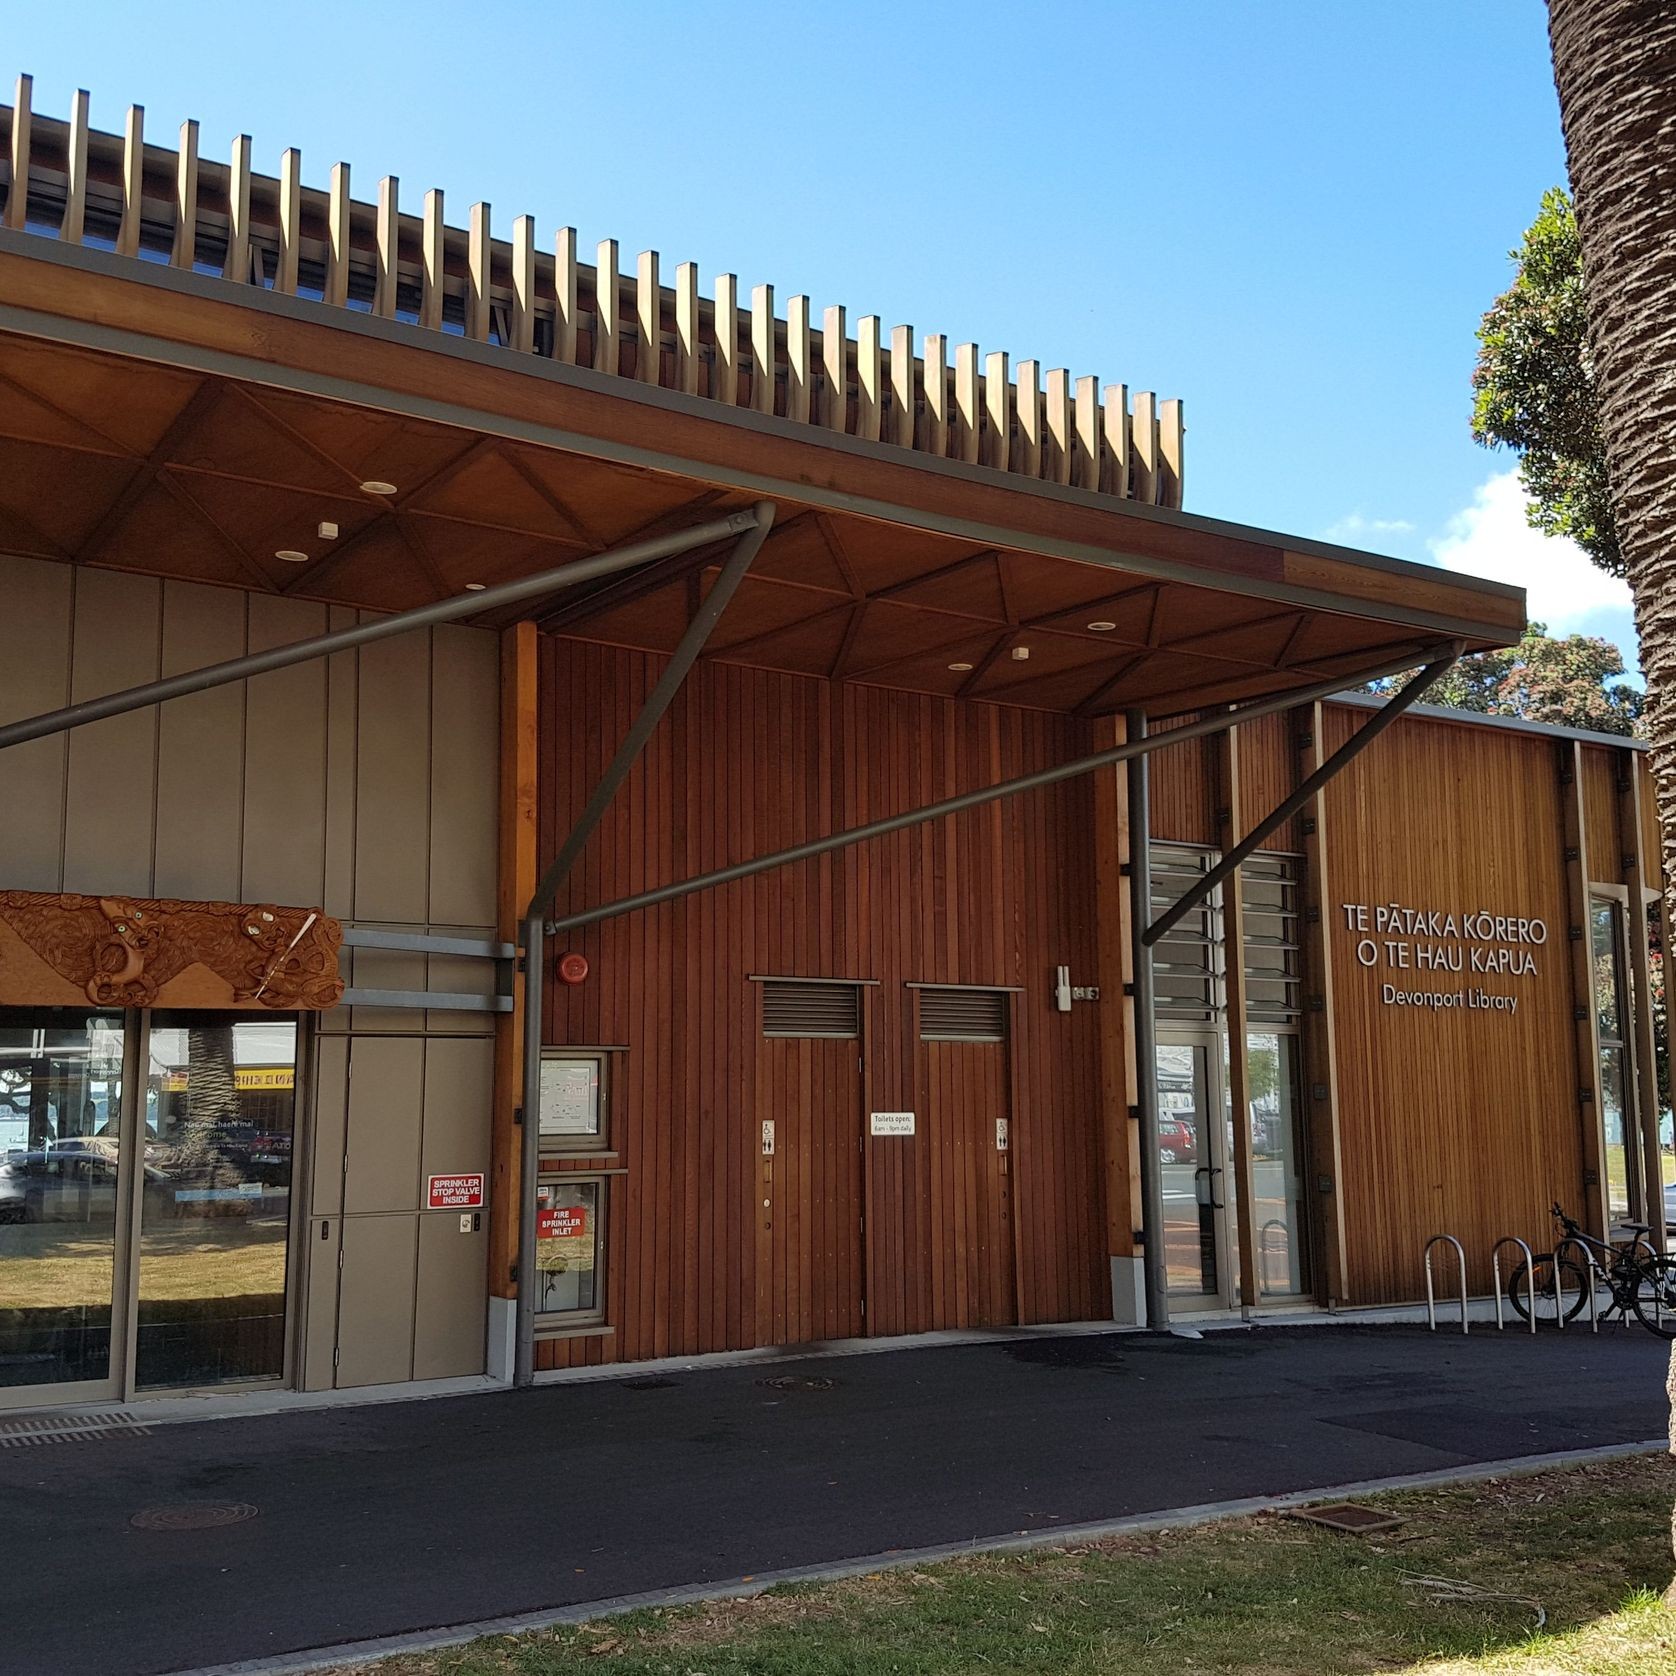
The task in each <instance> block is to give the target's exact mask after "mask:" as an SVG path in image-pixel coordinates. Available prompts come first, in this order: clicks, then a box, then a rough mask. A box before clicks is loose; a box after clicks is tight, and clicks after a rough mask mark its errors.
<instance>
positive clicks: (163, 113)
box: [0, 0, 1632, 647]
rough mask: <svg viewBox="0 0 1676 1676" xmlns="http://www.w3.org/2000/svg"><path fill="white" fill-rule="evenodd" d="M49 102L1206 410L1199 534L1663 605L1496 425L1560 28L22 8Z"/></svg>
mask: <svg viewBox="0 0 1676 1676" xmlns="http://www.w3.org/2000/svg"><path fill="white" fill-rule="evenodd" d="M7 9H8V10H9V11H11V12H12V15H11V16H10V17H9V18H8V19H7V24H6V28H5V32H4V35H3V36H0V39H3V40H4V42H5V48H6V54H7V62H6V63H4V64H3V65H0V73H3V74H4V75H5V77H6V80H7V83H8V84H9V82H10V79H11V76H12V74H13V73H14V72H15V71H16V70H20V69H23V70H29V71H31V72H33V74H34V75H35V78H36V86H35V97H36V108H37V109H39V110H41V111H43V112H44V113H49V114H54V115H57V114H62V113H63V112H64V111H65V110H66V109H67V106H68V101H69V98H70V95H71V93H72V91H73V90H74V89H75V88H76V87H78V86H81V87H87V88H89V89H90V90H91V92H92V94H93V119H94V122H95V123H96V124H97V125H98V126H100V127H104V128H112V129H115V128H119V127H120V125H121V119H122V112H123V110H124V108H125V107H126V106H127V105H128V104H129V103H130V102H135V103H140V104H143V105H145V107H146V119H147V129H148V133H149V134H150V135H152V136H153V137H155V138H159V139H167V138H168V137H169V136H170V135H172V134H173V132H174V130H175V128H176V127H177V126H178V124H179V122H180V121H181V120H182V118H184V117H187V116H195V117H197V118H199V119H200V121H201V123H202V136H201V138H202V146H203V149H204V151H205V153H206V154H207V155H215V156H221V155H224V154H225V152H226V150H227V148H228V146H229V145H230V143H231V141H232V138H233V136H234V135H235V134H237V133H239V132H241V131H242V132H248V133H250V134H251V135H252V136H253V138H254V141H255V155H256V161H257V166H258V167H259V168H261V169H263V170H264V171H265V172H272V170H273V168H274V166H275V164H276V163H277V160H278V157H279V153H280V151H281V150H282V149H283V148H284V147H285V146H287V145H297V146H300V147H301V148H302V152H303V168H304V175H305V178H306V179H307V180H309V181H310V182H311V183H313V184H320V185H323V184H324V183H325V179H326V175H327V171H328V169H329V168H330V165H331V164H332V163H333V162H334V161H336V160H338V159H339V158H343V159H347V160H348V161H349V162H351V163H352V164H353V165H354V170H355V174H354V179H355V185H356V190H357V194H358V195H365V196H370V195H371V193H372V191H373V189H374V186H375V183H376V181H377V179H378V177H379V176H380V175H382V174H386V173H394V174H396V175H399V176H400V177H401V180H402V185H403V198H404V202H405V203H407V204H409V205H410V206H411V205H416V204H417V201H418V197H419V194H420V193H421V192H422V191H423V190H424V189H425V188H426V187H430V186H440V187H442V188H444V189H445V191H446V193H447V194H448V200H449V210H450V219H454V220H460V219H463V216H464V213H465V210H466V208H467V206H468V205H469V203H470V202H471V201H472V200H473V199H475V198H485V199H487V200H489V202H490V203H492V204H493V206H494V212H495V224H496V227H497V230H499V231H500V232H502V233H504V232H505V231H506V230H507V229H508V228H509V227H510V225H511V221H512V218H513V217H514V216H515V215H518V214H521V213H525V212H528V213H531V214H534V215H535V216H536V217H537V222H538V229H539V236H540V238H541V239H542V240H543V242H545V241H546V240H548V239H549V238H550V236H551V232H552V229H553V228H554V227H555V226H558V225H560V224H570V225H574V226H575V227H577V228H578V229H579V231H580V235H581V241H582V245H583V248H584V250H587V249H591V248H592V246H593V244H594V243H595V242H596V241H597V240H598V239H600V238H604V237H607V236H611V237H615V238H617V239H618V240H620V241H621V244H622V248H623V253H624V258H625V261H626V262H631V261H632V258H633V254H634V253H635V252H636V251H638V250H640V249H642V248H644V247H646V246H652V247H654V248H656V249H657V250H659V251H660V252H661V253H662V256H663V259H664V262H665V264H666V265H667V266H668V267H672V266H673V264H674V263H676V262H680V261H689V260H690V261H696V262H698V263H699V264H700V268H701V273H702V276H703V279H702V283H703V284H704V286H705V289H706V290H708V288H709V280H710V277H711V276H712V275H713V274H714V273H715V272H716V271H717V270H718V269H721V270H726V271H731V272H734V273H737V274H738V275H739V279H740V284H741V287H742V288H743V289H746V290H748V289H749V287H750V286H751V285H753V284H757V283H760V282H762V281H765V280H766V281H770V282H772V283H773V284H774V285H775V286H776V287H777V288H778V293H779V295H780V296H781V297H784V296H788V295H791V294H793V293H795V292H797V291H806V292H807V293H808V294H809V295H810V297H811V298H812V299H813V302H814V306H815V308H816V309H817V310H819V309H820V308H821V307H823V306H824V305H825V304H827V303H829V302H842V303H844V304H845V305H846V306H847V307H848V308H849V310H850V315H851V318H852V319H853V318H855V317H856V316H858V315H862V314H867V313H878V314H880V315H882V316H884V319H885V324H886V326H887V327H888V326H890V325H893V324H895V323H897V322H902V321H906V322H911V323H912V324H913V325H914V326H915V328H916V329H917V330H918V331H920V332H924V331H927V330H939V331H943V332H946V333H948V334H949V336H950V337H951V339H954V340H956V341H960V340H965V339H973V340H975V341H976V342H978V343H979V344H980V345H981V346H982V347H983V348H984V349H986V350H988V349H1005V350H1008V351H1009V352H1010V353H1011V354H1012V355H1013V357H1014V358H1015V360H1017V359H1025V358H1032V357H1033V358H1035V359H1037V360H1039V361H1041V362H1042V363H1043V365H1044V366H1055V365H1064V366H1068V367H1070V368H1071V370H1072V371H1073V372H1074V373H1089V372H1092V373H1097V374H1099V375H1100V376H1101V377H1103V378H1106V379H1122V380H1124V381H1125V382H1127V383H1128V384H1130V385H1131V386H1132V387H1140V388H1152V389H1155V390H1157V391H1158V392H1159V394H1161V395H1178V396H1181V397H1182V398H1183V399H1184V401H1185V403H1186V412H1187V420H1188V426H1189V435H1188V453H1187V503H1188V506H1189V507H1190V508H1191V509H1193V510H1195V511H1199V512H1205V513H1211V514H1215V515H1217V516H1222V517H1228V518H1233V519H1237V520H1239V521H1241V522H1245V523H1252V524H1259V525H1266V526H1269V527H1272V528H1276V529H1280V530H1285V531H1289V532H1295V533H1299V534H1307V535H1317V536H1325V537H1329V538H1333V539H1341V540H1345V541H1348V542H1351V543H1352V544H1355V545H1359V546H1365V547H1369V548H1372V549H1373V550H1375V551H1380V552H1386V553H1392V554H1396V555H1399V556H1401V557H1406V558H1414V559H1420V560H1427V561H1433V562H1437V561H1441V562H1445V563H1449V564H1453V565H1454V566H1456V567H1457V568H1461V569H1468V570H1476V571H1478V572H1480V573H1483V574H1495V575H1498V576H1501V577H1503V578H1504V579H1507V580H1514V581H1520V582H1524V583H1525V584H1526V585H1527V586H1528V587H1530V588H1531V590H1532V601H1531V610H1532V615H1533V616H1537V617H1546V618H1547V619H1548V620H1549V622H1550V624H1551V626H1558V627H1564V628H1567V629H1569V628H1583V629H1585V630H1587V631H1589V632H1597V633H1607V634H1609V635H1610V636H1612V637H1613V638H1615V639H1618V640H1619V641H1620V643H1622V644H1624V645H1625V646H1626V647H1627V646H1628V645H1629V643H1630V641H1631V639H1632V636H1631V634H1630V630H1629V627H1628V615H1627V609H1626V607H1625V596H1624V595H1623V593H1622V590H1621V589H1620V588H1617V587H1616V586H1614V585H1613V584H1611V583H1610V582H1609V580H1608V579H1606V578H1602V577H1600V576H1599V574H1598V573H1597V572H1594V571H1592V570H1591V569H1590V567H1588V566H1587V564H1586V563H1584V562H1583V561H1582V560H1581V558H1580V557H1579V556H1578V555H1576V554H1575V552H1574V551H1572V550H1569V549H1567V548H1566V547H1565V546H1564V545H1563V544H1560V543H1555V542H1549V541H1545V540H1543V539H1542V538H1539V537H1537V536H1535V535H1533V534H1529V533H1528V532H1526V531H1525V530H1524V528H1523V526H1522V522H1521V517H1520V505H1519V497H1518V494H1517V490H1516V487H1515V485H1514V484H1513V483H1512V482H1511V481H1510V480H1509V479H1508V477H1507V473H1508V472H1509V471H1510V469H1511V466H1512V461H1511V460H1510V459H1509V458H1508V457H1507V456H1504V455H1492V454H1488V453H1486V452H1485V451H1484V450H1482V449H1480V448H1478V447H1477V446H1476V445H1475V444H1474V443H1473V442H1472V440H1471V438H1470V436H1469V434H1468V430H1467V418H1468V413H1469V409H1470V400H1471V398H1470V390H1469V385H1468V379H1469V375H1470V372H1471V368H1472V359H1473V350H1474V340H1473V331H1474V328H1475V326H1476V324H1477V322H1478V319H1479V316H1480V315H1481V314H1482V312H1483V310H1484V308H1485V307H1486V306H1487V305H1488V303H1489V302H1490V300H1491V299H1492V298H1493V297H1494V296H1495V294H1496V293H1497V291H1499V290H1501V289H1502V288H1503V287H1504V286H1505V285H1506V283H1507V282H1508V279H1509V277H1510V274H1511V269H1510V266H1509V264H1508V261H1507V252H1508V250H1509V249H1510V248H1512V246H1513V245H1514V244H1516V243H1517V241H1518V238H1519V235H1520V233H1521V231H1522V229H1523V228H1524V226H1525V225H1526V224H1527V223H1528V222H1529V220H1530V219H1531V217H1532V216H1533V214H1534V213H1535V211H1536V208H1537V202H1538V199H1539V198H1540V196H1541V193H1542V191H1543V189H1544V188H1545V187H1547V186H1550V185H1552V184H1554V183H1555V182H1556V181H1559V180H1561V179H1563V173H1564V155H1563V150H1562V146H1561V139H1560V130H1559V119H1558V112H1557V109H1556V105H1555V100H1554V90H1553V82H1552V77H1551V74H1550V70H1549V64H1548V55H1547V40H1546V35H1545V18H1544V9H1543V7H1542V6H1541V5H1540V4H1539V3H1538V0H1402V3H1401V4H1381V3H1376V0H1348V3H1347V0H1175V3H1174V4H1160V3H1158V0H1151V3H1148V4H1131V3H1129V0H1106V3H1104V4H1097V3H1085V4H1069V3H1052V0H1050V3H1045V4H1036V5H1030V6H1024V5H1018V4H1014V5H1000V4H990V3H987V0H968V3H966V4H960V5H949V4H929V3H918V0H899V3H898V4H895V5H885V4H876V3H873V0H859V3H852V4H849V5H844V6H837V5H832V4H830V3H828V4H819V5H817V4H800V3H798V0H777V3H773V4H762V3H756V0H751V3H733V4H722V3H710V4H704V3H696V4H695V3H693V0H687V3H685V4H676V3H665V0H618V3H617V4H615V5H600V4H599V3H598V0H592V3H590V4H587V5H580V4H572V3H570V0H546V3H544V4H512V3H507V0H478V3H476V4H474V5H469V6H464V7H462V6H459V5H457V4H452V5H446V6H444V5H440V4H435V3H433V0H404V3H403V5H402V6H401V7H399V8H398V7H396V6H394V5H391V4H387V3H386V4H377V5H371V4H358V5H357V4H350V3H347V0H340V3H339V4H336V5H321V4H317V3H314V0H304V3H300V4H288V5H287V6H285V7H284V8H282V10H281V11H280V12H278V13H273V14H255V13H252V14H249V15H248V16H244V15H241V14H238V13H236V12H230V11H229V10H228V8H227V7H226V6H225V5H224V4H216V5H209V4H186V3H171V0H159V3H157V4H150V5H145V6H138V5H134V4H132V3H131V0H120V3H119V0H83V3H82V4H80V5H78V6H77V7H76V8H75V9H74V12H73V14H71V15H70V17H69V18H68V19H66V16H65V14H64V13H63V12H61V11H59V12H55V11H54V10H53V9H49V8H44V7H28V8H25V7H24V6H22V5H21V4H20V3H19V0H12V4H11V5H10V6H9V7H8V8H7Z"/></svg>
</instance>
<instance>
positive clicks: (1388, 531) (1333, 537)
mask: <svg viewBox="0 0 1676 1676" xmlns="http://www.w3.org/2000/svg"><path fill="white" fill-rule="evenodd" d="M1413 533H1414V526H1413V525H1412V524H1411V523H1409V521H1408V520H1407V519H1406V518H1366V517H1363V515H1362V514H1361V513H1360V512H1352V513H1350V514H1349V515H1348V516H1346V517H1343V518H1340V519H1339V521H1338V522H1337V523H1336V524H1329V525H1328V526H1327V528H1326V529H1324V530H1323V531H1322V532H1321V539H1322V540H1323V541H1337V542H1341V543H1342V544H1343V545H1344V546H1346V547H1365V546H1367V544H1368V543H1369V542H1370V541H1378V540H1379V539H1380V538H1381V537H1389V536H1393V535H1412V534H1413Z"/></svg>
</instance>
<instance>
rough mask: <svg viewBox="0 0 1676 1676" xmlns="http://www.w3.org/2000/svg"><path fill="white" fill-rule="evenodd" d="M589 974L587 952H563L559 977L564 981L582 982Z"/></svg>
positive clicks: (560, 957)
mask: <svg viewBox="0 0 1676 1676" xmlns="http://www.w3.org/2000/svg"><path fill="white" fill-rule="evenodd" d="M587 975H588V957H587V956H586V955H585V954H561V955H560V956H559V979H560V981H561V982H563V983H581V982H582V980H583V979H584V978H586V977H587Z"/></svg>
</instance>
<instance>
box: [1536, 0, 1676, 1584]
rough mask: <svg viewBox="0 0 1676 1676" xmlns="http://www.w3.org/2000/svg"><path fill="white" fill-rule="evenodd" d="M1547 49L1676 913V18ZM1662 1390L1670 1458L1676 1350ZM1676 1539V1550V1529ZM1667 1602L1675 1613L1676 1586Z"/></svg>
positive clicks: (1639, 3)
mask: <svg viewBox="0 0 1676 1676" xmlns="http://www.w3.org/2000/svg"><path fill="white" fill-rule="evenodd" d="M1548 39H1549V44H1550V46H1551V48H1552V49H1553V54H1554V82H1555V85H1556V87H1557V88H1558V90H1559V96H1560V121H1561V123H1562V125H1563V126H1564V129H1565V146H1566V159H1567V162H1568V164H1569V166H1570V173H1571V186H1572V192H1573V195H1574V196H1575V199H1576V202H1577V230H1578V235H1579V238H1580V241H1581V244H1582V249H1583V295H1584V298H1585V300H1586V302H1587V304H1588V313H1589V349H1590V355H1591V359H1592V361H1593V371H1594V381H1595V388H1596V390H1597V391H1598V393H1599V398H1600V423H1601V433H1602V436H1603V437H1604V439H1605V443H1606V455H1607V463H1608V472H1609V475H1610V478H1611V486H1612V510H1613V513H1614V515H1615V517H1616V519H1617V523H1618V536H1619V542H1620V545H1621V547H1622V550H1623V554H1624V562H1625V568H1626V571H1627V574H1628V577H1629V585H1630V592H1631V595H1632V596H1633V598H1634V601H1635V627H1636V632H1637V635H1638V636H1639V638H1640V642H1641V668H1642V671H1643V672H1644V673H1645V675H1646V677H1647V736H1648V741H1649V744H1650V745H1651V747H1652V765H1653V778H1654V782H1655V786H1656V788H1657V801H1658V811H1659V831H1660V834H1661V839H1660V848H1661V850H1662V859H1663V862H1664V877H1665V881H1666V883H1665V891H1666V896H1667V899H1670V901H1671V906H1672V907H1673V908H1676V890H1673V889H1672V886H1673V883H1676V164H1673V162H1672V159H1673V158H1676V7H1673V6H1671V4H1670V3H1669V0H1549V6H1548ZM1655 1202H1656V1201H1655ZM1667 1389H1668V1392H1669V1395H1670V1402H1671V1450H1672V1453H1676V1346H1673V1347H1672V1351H1671V1364H1670V1374H1669V1379H1668V1384H1667ZM1671 1540H1672V1546H1673V1549H1676V1518H1673V1519H1672V1522H1671ZM1666 1598H1667V1600H1668V1601H1669V1602H1670V1603H1671V1604H1672V1605H1676V1583H1672V1584H1671V1589H1670V1593H1669V1595H1667V1597H1666Z"/></svg>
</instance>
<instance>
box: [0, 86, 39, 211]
mask: <svg viewBox="0 0 1676 1676" xmlns="http://www.w3.org/2000/svg"><path fill="white" fill-rule="evenodd" d="M34 87H35V78H34V77H33V76H19V77H18V78H17V92H16V93H14V94H13V95H12V137H11V142H10V149H11V159H10V161H11V165H12V175H11V185H10V186H8V187H7V188H6V213H5V215H4V216H0V226H6V227H10V228H11V229H12V230H13V231H14V232H21V231H22V230H23V228H24V227H25V226H26V225H27V224H28V220H29V142H30V139H31V135H32V130H33V128H34V114H33V111H32V108H31V101H32V99H33V96H34Z"/></svg>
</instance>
